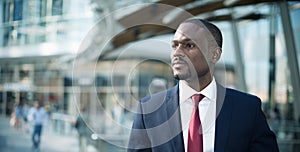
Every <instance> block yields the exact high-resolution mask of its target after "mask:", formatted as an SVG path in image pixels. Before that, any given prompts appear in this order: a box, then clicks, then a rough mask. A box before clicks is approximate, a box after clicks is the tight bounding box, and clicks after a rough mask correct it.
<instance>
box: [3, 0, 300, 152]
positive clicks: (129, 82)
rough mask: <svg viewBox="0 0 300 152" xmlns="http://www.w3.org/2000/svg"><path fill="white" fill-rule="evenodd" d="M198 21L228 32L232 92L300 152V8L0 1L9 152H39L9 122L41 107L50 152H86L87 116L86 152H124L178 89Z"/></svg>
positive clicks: (222, 1) (243, 1)
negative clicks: (186, 46)
mask: <svg viewBox="0 0 300 152" xmlns="http://www.w3.org/2000/svg"><path fill="white" fill-rule="evenodd" d="M192 16H196V17H200V18H202V19H207V20H209V21H212V22H213V23H215V24H216V25H217V26H218V27H220V29H221V31H222V33H223V36H224V45H223V54H222V61H221V63H220V65H219V66H218V67H220V68H218V69H217V72H218V73H221V75H222V77H223V78H224V80H225V81H224V82H223V84H225V85H226V86H227V87H232V88H236V89H239V90H242V91H245V92H248V93H251V94H255V95H257V96H259V97H260V98H261V100H262V102H263V107H262V108H263V110H264V112H265V114H266V116H267V118H268V122H269V124H270V126H271V128H272V130H274V132H275V133H276V135H277V139H278V143H279V147H280V150H281V151H283V152H299V151H300V125H299V123H300V100H299V99H300V75H299V61H298V59H299V57H300V20H299V17H300V1H297V0H0V19H1V22H0V46H1V48H0V115H1V117H0V120H1V122H0V124H1V126H0V130H1V131H0V151H3V152H10V151H11V152H18V151H22V152H26V151H30V150H31V146H32V144H31V142H30V141H31V135H30V132H31V129H30V127H31V125H30V123H29V124H27V123H26V122H25V121H23V122H22V124H21V130H18V129H16V128H14V127H15V126H13V125H10V124H9V123H10V119H11V115H12V113H13V112H14V105H15V104H16V103H19V104H20V105H21V106H23V107H25V105H26V106H29V107H30V106H33V102H34V101H41V102H42V103H43V105H44V107H45V109H46V110H47V112H48V114H49V123H48V125H47V126H46V127H45V128H44V129H43V134H42V141H41V151H53V152H58V151H62V152H66V151H72V152H73V151H79V141H78V140H77V138H78V136H79V135H78V132H77V131H76V127H75V125H74V120H76V117H77V116H78V115H80V116H81V117H83V115H84V120H85V122H86V124H87V125H86V127H87V128H88V131H87V132H86V133H85V135H84V136H85V137H86V140H85V142H84V144H85V145H84V149H85V150H84V151H99V152H108V151H113V152H117V151H125V147H126V144H127V140H128V134H129V131H130V127H131V124H132V121H133V115H134V110H135V108H136V107H135V106H136V103H137V102H138V99H140V98H141V97H143V96H145V95H150V94H151V93H154V92H156V91H159V90H163V89H167V88H170V87H172V86H174V84H175V83H176V81H175V80H174V79H173V78H172V72H171V68H170V66H169V63H170V59H169V54H170V50H171V47H170V42H171V39H172V36H173V33H174V31H175V29H176V27H177V26H178V24H179V23H180V22H181V21H183V20H185V19H187V18H189V17H192ZM24 109H25V108H24ZM26 127H28V128H26Z"/></svg>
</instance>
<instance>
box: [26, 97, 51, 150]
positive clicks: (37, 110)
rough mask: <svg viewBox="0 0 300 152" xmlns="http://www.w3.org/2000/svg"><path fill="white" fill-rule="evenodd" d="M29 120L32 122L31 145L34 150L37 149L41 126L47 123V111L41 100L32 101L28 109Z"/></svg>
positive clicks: (39, 141)
mask: <svg viewBox="0 0 300 152" xmlns="http://www.w3.org/2000/svg"><path fill="white" fill-rule="evenodd" d="M29 120H31V121H32V123H33V132H32V138H31V139H32V143H33V145H32V146H33V149H34V150H39V148H40V143H41V135H42V129H43V126H46V125H47V123H48V113H47V112H46V110H45V108H44V107H43V106H42V103H41V102H39V101H35V102H34V107H33V108H31V109H30V111H29Z"/></svg>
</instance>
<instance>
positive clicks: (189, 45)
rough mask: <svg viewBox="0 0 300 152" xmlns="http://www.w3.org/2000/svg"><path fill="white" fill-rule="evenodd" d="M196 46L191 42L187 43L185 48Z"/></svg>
mask: <svg viewBox="0 0 300 152" xmlns="http://www.w3.org/2000/svg"><path fill="white" fill-rule="evenodd" d="M194 47H195V44H191V43H187V44H185V48H187V49H192V48H194Z"/></svg>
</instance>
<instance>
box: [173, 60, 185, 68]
mask: <svg viewBox="0 0 300 152" xmlns="http://www.w3.org/2000/svg"><path fill="white" fill-rule="evenodd" d="M183 65H186V62H185V61H182V60H181V61H179V60H177V61H174V62H173V63H172V66H173V67H179V66H183Z"/></svg>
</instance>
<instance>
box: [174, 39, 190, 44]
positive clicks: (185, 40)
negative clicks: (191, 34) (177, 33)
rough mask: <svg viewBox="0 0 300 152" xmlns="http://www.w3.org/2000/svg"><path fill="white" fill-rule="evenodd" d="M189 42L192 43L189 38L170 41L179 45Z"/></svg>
mask: <svg viewBox="0 0 300 152" xmlns="http://www.w3.org/2000/svg"><path fill="white" fill-rule="evenodd" d="M189 41H192V40H191V39H190V38H185V39H182V40H172V42H177V43H178V42H179V43H182V42H189Z"/></svg>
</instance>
